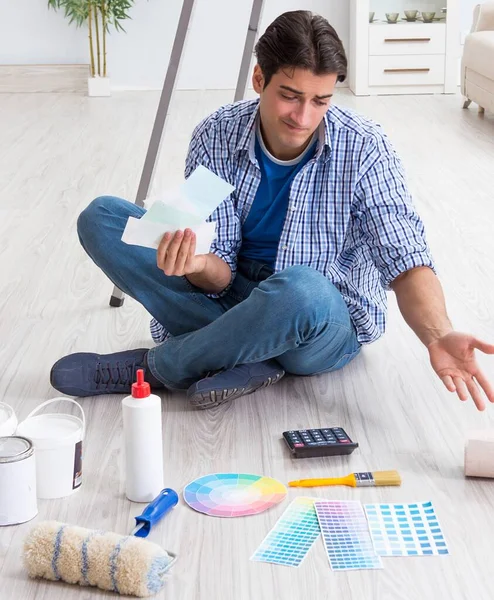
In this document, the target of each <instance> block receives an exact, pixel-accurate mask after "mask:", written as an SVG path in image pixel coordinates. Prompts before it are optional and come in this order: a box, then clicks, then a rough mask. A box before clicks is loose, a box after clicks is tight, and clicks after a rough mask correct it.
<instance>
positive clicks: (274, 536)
mask: <svg viewBox="0 0 494 600" xmlns="http://www.w3.org/2000/svg"><path fill="white" fill-rule="evenodd" d="M320 533H321V531H320V529H319V522H318V520H317V515H316V511H315V509H314V499H313V498H305V497H299V498H296V499H295V500H293V502H292V503H291V504H290V506H289V507H288V508H287V509H286V510H285V512H284V513H283V514H282V515H281V517H280V519H279V520H278V522H277V523H276V525H275V526H274V527H273V529H272V530H271V531H270V532H269V533H268V535H267V536H266V538H265V539H264V541H263V542H262V543H261V545H260V546H259V548H258V549H257V550H256V551H255V552H254V554H253V556H252V557H251V560H256V561H261V562H269V563H275V564H277V565H285V566H287V567H298V566H299V565H300V563H301V562H302V561H303V559H304V558H305V557H306V556H307V553H308V552H309V550H310V549H311V548H312V544H313V543H314V542H315V541H316V540H317V538H318V537H319V535H320Z"/></svg>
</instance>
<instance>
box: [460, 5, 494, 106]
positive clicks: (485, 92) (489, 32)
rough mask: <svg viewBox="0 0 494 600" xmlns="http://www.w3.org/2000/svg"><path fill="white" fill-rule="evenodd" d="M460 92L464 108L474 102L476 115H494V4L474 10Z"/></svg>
mask: <svg viewBox="0 0 494 600" xmlns="http://www.w3.org/2000/svg"><path fill="white" fill-rule="evenodd" d="M461 92H462V94H463V96H464V97H465V103H464V104H463V108H468V107H469V106H470V104H471V103H472V102H475V103H477V104H478V105H479V112H484V110H486V109H487V110H488V111H490V112H494V2H485V3H484V4H478V5H477V6H476V7H475V9H474V13H473V25H472V29H471V32H470V33H469V34H468V35H467V37H466V39H465V46H464V50H463V57H462V63H461Z"/></svg>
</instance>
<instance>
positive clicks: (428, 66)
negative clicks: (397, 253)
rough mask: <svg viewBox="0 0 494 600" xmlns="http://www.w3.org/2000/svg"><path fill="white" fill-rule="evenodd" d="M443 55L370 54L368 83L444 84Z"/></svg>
mask: <svg viewBox="0 0 494 600" xmlns="http://www.w3.org/2000/svg"><path fill="white" fill-rule="evenodd" d="M444 60H445V57H444V55H442V56H441V55H433V56H426V55H418V56H370V57H369V85H384V86H387V85H438V84H444V72H445V65H444Z"/></svg>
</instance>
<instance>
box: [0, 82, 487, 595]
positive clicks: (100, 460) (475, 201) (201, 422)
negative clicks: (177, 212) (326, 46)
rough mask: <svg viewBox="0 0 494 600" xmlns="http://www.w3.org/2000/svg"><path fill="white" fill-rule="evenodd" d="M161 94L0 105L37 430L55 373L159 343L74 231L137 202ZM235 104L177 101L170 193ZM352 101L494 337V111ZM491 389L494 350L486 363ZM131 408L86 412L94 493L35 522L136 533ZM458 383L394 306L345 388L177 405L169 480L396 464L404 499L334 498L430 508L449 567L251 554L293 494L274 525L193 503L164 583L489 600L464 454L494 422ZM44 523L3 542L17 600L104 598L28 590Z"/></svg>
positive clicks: (462, 301)
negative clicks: (130, 487) (29, 564)
mask: <svg viewBox="0 0 494 600" xmlns="http://www.w3.org/2000/svg"><path fill="white" fill-rule="evenodd" d="M158 96H159V95H158V93H142V92H136V93H119V94H115V95H114V96H113V97H112V98H111V99H88V98H86V97H78V96H76V95H50V94H39V95H36V94H31V95H30V94H26V95H20V94H19V95H9V94H3V95H0V132H1V136H0V256H1V263H0V265H1V278H0V340H1V349H0V352H1V360H0V369H1V370H2V374H1V377H0V400H3V401H5V402H7V403H9V404H11V405H13V406H14V407H15V410H16V412H17V414H18V416H19V418H20V419H22V418H24V417H25V416H26V415H27V414H28V412H29V411H30V410H31V409H33V408H34V407H35V406H36V405H37V404H38V403H40V402H41V401H43V400H46V399H48V398H51V397H54V396H56V395H57V394H56V393H55V391H54V390H53V389H51V387H50V384H49V380H48V374H49V370H50V367H51V365H52V363H53V362H54V361H55V360H57V359H58V358H59V357H60V356H62V355H65V354H67V353H69V352H75V351H99V352H110V351H116V350H120V349H125V348H132V347H137V346H141V345H143V344H144V345H151V339H150V336H149V333H148V315H147V314H146V313H145V311H144V310H143V309H142V308H141V307H140V306H138V305H137V304H136V303H135V302H134V301H132V300H131V299H127V300H126V302H125V305H124V306H123V308H121V309H112V308H110V307H109V306H108V299H109V295H110V292H111V289H112V286H111V284H110V283H109V282H108V281H107V280H106V278H105V277H104V276H103V275H102V274H101V273H100V272H99V271H98V270H97V268H96V267H95V266H94V265H93V264H92V263H91V261H90V260H89V259H88V258H87V257H86V256H85V255H84V253H83V251H82V249H81V248H80V247H79V244H78V240H77V237H76V231H75V223H76V219H77V216H78V214H79V212H80V210H81V209H82V208H83V207H84V206H85V205H86V204H87V203H88V202H89V201H90V200H91V199H92V198H93V197H95V196H98V195H101V194H115V195H120V196H123V197H126V198H129V199H131V200H133V199H134V194H135V191H136V189H137V183H138V178H139V175H140V171H141V167H142V163H143V158H144V154H145V150H146V148H147V143H148V139H149V134H150V129H151V126H152V122H153V119H154V114H155V109H156V106H157V102H158ZM230 98H231V95H230V94H229V93H226V92H208V93H205V92H204V93H201V92H180V93H177V95H176V98H175V101H174V103H173V105H172V107H171V111H170V117H169V123H168V127H167V132H166V137H165V140H164V143H163V150H162V153H161V159H160V165H159V169H158V172H157V176H156V180H155V186H154V189H153V191H159V189H160V187H163V186H169V185H172V184H175V183H178V182H180V181H181V180H182V166H183V159H184V154H185V151H186V146H187V142H188V138H189V135H190V133H191V130H192V128H193V126H194V125H195V124H196V123H197V122H198V121H199V120H200V118H201V117H202V116H204V115H206V114H208V113H209V112H211V111H212V110H213V109H214V108H216V107H217V106H219V105H220V104H222V103H225V102H228V101H230ZM336 102H338V103H340V104H342V105H346V106H351V107H354V108H356V109H357V110H359V111H361V112H363V113H365V114H366V115H369V116H371V117H373V118H375V119H376V120H378V121H380V122H381V123H382V124H383V125H384V127H385V129H386V131H387V132H388V133H389V136H390V137H391V139H392V141H393V142H394V144H395V145H396V147H397V149H398V150H399V152H400V154H401V155H402V156H403V158H404V161H405V164H406V167H407V171H408V176H409V180H410V185H411V188H412V190H413V192H414V195H415V199H416V203H417V205H418V208H419V210H420V213H421V214H422V216H423V219H424V221H425V223H426V227H427V230H428V235H429V240H430V244H431V246H432V249H433V252H434V254H435V257H436V260H437V263H438V266H439V269H440V275H441V279H442V281H443V284H444V287H445V290H446V294H447V299H448V306H449V311H450V315H451V317H452V319H453V321H454V323H455V324H456V326H457V327H458V328H459V329H463V330H469V331H471V332H473V333H475V334H477V335H479V336H481V337H484V338H487V339H490V341H493V340H494V282H493V276H494V275H493V274H494V236H493V233H492V232H493V223H494V202H493V191H494V117H493V116H492V115H491V116H489V115H486V116H484V117H482V116H479V115H477V112H476V109H475V108H474V106H473V105H472V107H471V108H470V110H468V111H463V110H461V98H460V97H459V96H457V97H454V96H453V97H452V96H447V97H446V96H426V97H422V96H416V97H380V98H361V99H357V98H354V97H353V96H351V95H350V94H349V93H348V92H345V91H340V92H339V93H338V95H337V97H336ZM481 358H482V364H483V365H484V366H485V368H486V370H487V372H488V373H489V374H490V376H491V379H494V357H491V358H490V359H488V358H487V357H481ZM120 399H121V397H119V396H112V397H99V398H94V399H85V400H83V407H84V410H85V411H86V416H87V419H88V421H89V428H88V435H87V441H86V444H85V447H84V484H83V487H82V489H81V490H80V491H79V492H78V493H77V494H76V495H74V496H72V497H71V498H69V499H63V500H57V501H40V502H39V516H38V517H37V519H47V518H48V519H58V520H61V521H65V522H68V523H73V524H79V525H81V526H87V527H94V528H98V529H109V530H114V531H118V532H122V533H126V532H127V531H128V530H129V529H130V528H131V527H132V525H133V516H135V515H137V514H139V512H140V511H141V509H142V506H141V505H132V504H131V503H129V502H128V501H126V500H125V498H124V494H123V472H122V466H123V465H122V420H121V409H120ZM493 415H494V408H493V407H489V408H488V410H487V411H486V412H485V413H483V414H481V413H478V412H477V410H476V409H475V407H474V405H473V403H471V402H469V403H466V404H462V403H460V401H459V400H458V399H457V398H456V397H454V396H452V395H450V394H449V393H448V392H447V391H446V390H445V389H443V387H442V384H441V382H440V381H439V380H438V379H437V378H436V376H435V374H434V373H433V371H432V370H431V369H430V367H429V364H428V357H427V354H426V352H425V350H424V348H423V347H422V346H421V345H420V343H419V342H418V341H417V340H416V339H415V337H414V335H413V333H412V332H411V331H410V330H409V329H408V328H407V326H406V325H405V324H404V322H403V321H402V320H401V317H400V316H399V313H398V311H397V308H396V304H395V302H394V298H393V297H392V296H390V322H389V329H388V332H387V335H386V336H385V337H384V338H383V339H382V340H380V341H379V342H377V343H376V344H374V345H373V346H370V347H367V348H366V349H365V351H364V352H363V353H362V354H361V356H359V357H358V358H357V359H356V360H355V361H354V362H353V363H352V364H351V365H349V366H348V367H347V368H346V369H344V370H343V371H340V372H337V373H334V374H332V375H329V376H319V377H314V378H290V379H288V378H286V379H284V380H283V381H282V382H281V383H280V384H279V385H277V386H275V387H273V388H271V389H269V390H268V391H261V392H259V393H257V394H255V395H254V396H251V397H247V398H243V399H241V400H239V401H237V402H236V403H235V404H232V405H227V406H222V407H220V408H219V409H216V410H213V411H209V412H202V411H193V410H190V409H189V408H188V407H187V405H186V404H185V402H184V398H183V397H181V396H179V395H171V394H168V393H165V394H163V426H164V434H165V437H164V456H165V467H166V485H167V486H170V487H172V488H174V489H176V490H177V491H178V492H181V490H182V489H183V487H184V485H185V484H187V483H188V482H189V481H191V480H192V479H194V478H196V477H198V476H201V475H205V474H208V473H212V472H218V471H243V472H252V473H260V474H266V475H271V476H273V477H275V478H277V479H279V480H280V481H282V482H287V481H288V480H290V479H294V478H299V477H309V476H324V475H333V474H334V475H337V474H346V473H347V472H352V471H359V470H360V471H367V470H380V469H398V470H399V471H400V472H401V474H402V477H403V486H402V487H401V488H397V489H394V488H387V489H376V490H374V489H363V490H353V489H350V488H348V489H347V488H334V489H331V488H328V489H326V490H325V489H324V488H322V489H319V490H315V491H314V493H313V495H317V496H320V497H323V498H338V499H352V500H362V501H365V502H367V501H370V502H374V501H386V502H387V501H389V502H393V501H403V502H412V501H419V500H429V499H430V500H433V501H434V503H435V505H436V510H437V512H438V515H439V518H440V521H441V524H442V526H443V529H444V532H445V535H446V536H447V539H448V541H449V545H450V550H451V555H450V556H447V557H434V558H425V557H424V558H416V559H411V558H410V559H387V560H385V568H384V570H382V571H377V572H376V571H374V572H372V571H355V572H342V573H334V572H332V571H331V570H330V568H329V565H328V561H327V558H326V557H325V554H324V550H323V544H322V541H320V540H319V541H318V542H317V543H316V545H315V547H314V548H313V549H312V551H311V552H310V554H309V556H308V557H307V559H306V560H305V562H304V563H303V565H302V566H301V567H300V568H299V569H294V568H288V567H279V566H272V565H268V564H263V563H253V562H250V561H249V557H250V556H251V554H252V553H253V551H254V550H255V549H256V548H257V546H258V544H259V543H260V542H261V541H262V539H263V538H264V536H265V535H266V533H267V532H268V531H269V529H270V528H271V527H272V526H273V525H274V523H275V522H276V520H277V518H278V517H279V516H280V515H281V513H282V512H283V511H284V510H285V508H286V507H287V506H288V502H289V500H290V499H293V498H295V497H296V496H298V495H303V491H302V490H293V489H290V490H289V493H288V499H287V500H286V501H285V502H284V503H282V504H281V505H279V506H277V507H276V508H274V509H272V510H270V511H269V512H266V513H263V514H260V515H258V516H253V517H247V518H243V519H232V520H228V519H226V520H225V519H223V520H222V519H214V518H208V517H206V516H203V515H201V514H199V513H196V512H193V511H192V510H191V509H189V508H188V507H187V506H185V505H184V504H183V502H181V503H180V505H179V506H178V507H177V508H176V509H175V510H174V512H173V513H172V514H171V515H170V516H169V517H167V518H166V520H165V521H163V523H162V524H161V525H160V526H159V527H158V528H157V529H156V530H155V531H154V533H153V534H152V539H153V540H154V541H156V542H159V543H161V544H162V545H163V546H164V547H165V548H167V549H169V550H172V551H175V552H177V553H178V554H179V561H178V562H177V564H176V566H175V568H174V570H173V575H172V576H171V578H170V581H169V583H168V585H167V588H166V591H165V592H163V593H162V594H161V595H160V596H159V597H161V598H165V597H166V598H170V599H173V600H206V599H207V600H209V599H214V600H232V599H236V600H237V599H238V600H251V599H252V600H253V599H256V600H271V599H273V598H274V599H276V600H282V599H285V598H294V597H297V598H307V599H310V600H313V599H316V598H324V599H333V598H340V599H344V600H346V599H355V600H357V599H358V600H363V599H365V600H373V599H376V600H386V599H390V600H401V599H405V598H406V599H407V600H408V599H410V600H414V599H419V598H421V599H432V598H441V599H442V598H444V599H448V600H460V599H466V600H470V599H472V600H473V599H474V598H475V599H486V600H487V599H491V598H492V594H493V592H492V589H493V586H494V570H493V568H492V565H493V557H492V540H493V539H494V481H478V480H470V481H467V480H465V478H464V476H463V473H462V468H463V447H464V442H465V439H466V435H467V432H468V430H469V429H472V428H482V429H483V428H489V427H493V420H494V419H493ZM337 425H340V426H343V427H344V428H345V429H346V430H347V431H348V432H349V434H350V435H351V436H352V437H353V438H354V439H355V440H357V441H358V442H359V444H360V448H359V449H358V451H356V452H355V453H354V454H353V455H352V456H351V457H350V458H333V459H313V460H303V461H298V462H297V461H294V460H291V459H290V458H289V456H288V454H287V451H286V450H285V448H284V445H283V443H282V441H281V439H280V438H281V433H282V431H284V430H286V429H291V428H302V427H324V426H337ZM31 525H32V523H28V524H25V525H22V526H19V527H10V528H9V527H6V528H2V529H1V530H0V590H1V591H0V596H1V598H2V600H14V599H15V600H18V599H22V600H33V599H36V600H48V599H49V600H60V599H62V598H63V600H71V599H74V600H75V599H81V600H82V599H86V598H92V597H95V598H96V597H103V596H106V595H108V596H109V594H105V593H103V592H100V591H98V590H94V591H93V590H88V589H80V588H79V587H72V586H68V585H65V584H52V583H48V582H32V581H29V580H28V579H27V577H26V575H25V574H24V572H23V568H22V564H21V561H20V555H21V547H22V542H23V538H24V536H25V534H26V532H27V531H28V530H29V528H30V527H31Z"/></svg>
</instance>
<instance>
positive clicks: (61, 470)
mask: <svg viewBox="0 0 494 600" xmlns="http://www.w3.org/2000/svg"><path fill="white" fill-rule="evenodd" d="M55 402H65V403H66V404H67V403H69V404H73V405H75V406H76V407H77V410H78V412H79V413H80V417H79V416H76V415H71V414H67V413H65V412H55V413H47V414H38V413H39V411H40V410H41V409H43V408H45V407H46V406H49V405H51V404H53V403H55ZM85 430H86V418H85V416H84V411H83V410H82V406H81V405H80V404H79V403H78V402H76V401H75V400H72V398H66V397H64V396H61V397H59V398H52V399H51V400H47V401H46V402H43V403H42V404H40V405H39V406H38V407H36V408H35V409H34V410H33V411H32V412H31V413H29V414H28V416H27V417H26V418H25V419H24V421H22V422H20V423H19V425H18V426H17V434H18V435H23V436H25V437H26V438H28V439H30V440H31V441H32V443H33V445H34V448H35V450H36V478H37V479H36V482H37V483H36V488H37V494H38V498H63V497H64V496H70V495H71V494H73V493H74V492H76V491H77V490H78V489H79V488H80V486H81V485H82V442H83V439H84V433H85Z"/></svg>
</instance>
